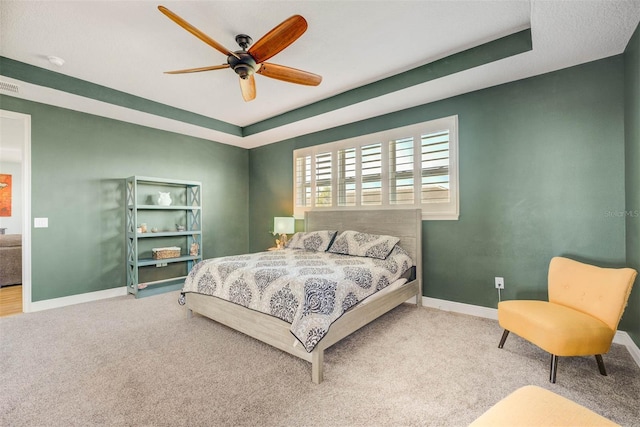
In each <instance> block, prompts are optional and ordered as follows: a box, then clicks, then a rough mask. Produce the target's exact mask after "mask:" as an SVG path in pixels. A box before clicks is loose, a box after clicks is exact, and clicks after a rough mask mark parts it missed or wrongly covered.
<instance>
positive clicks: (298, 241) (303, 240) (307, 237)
mask: <svg viewBox="0 0 640 427" xmlns="http://www.w3.org/2000/svg"><path fill="white" fill-rule="evenodd" d="M337 233H338V232H337V231H332V230H322V231H307V232H298V233H296V234H294V235H293V237H292V238H291V240H289V241H288V242H287V246H286V247H287V249H306V250H308V251H316V252H324V251H326V250H327V249H329V246H330V245H331V242H333V238H334V237H336V234H337Z"/></svg>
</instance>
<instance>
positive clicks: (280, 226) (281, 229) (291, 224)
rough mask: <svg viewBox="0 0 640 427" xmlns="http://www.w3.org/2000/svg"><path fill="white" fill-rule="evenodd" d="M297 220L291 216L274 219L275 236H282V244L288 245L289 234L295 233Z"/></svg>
mask: <svg viewBox="0 0 640 427" xmlns="http://www.w3.org/2000/svg"><path fill="white" fill-rule="evenodd" d="M295 226H296V220H295V218H293V217H290V216H276V217H274V218H273V234H279V235H280V244H281V245H282V247H284V246H285V245H286V244H287V234H293V233H294V232H295Z"/></svg>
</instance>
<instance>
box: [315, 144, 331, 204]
mask: <svg viewBox="0 0 640 427" xmlns="http://www.w3.org/2000/svg"><path fill="white" fill-rule="evenodd" d="M331 163H332V162H331V152H329V153H322V154H316V199H315V206H318V207H322V206H331V204H332V203H331V185H332V184H331Z"/></svg>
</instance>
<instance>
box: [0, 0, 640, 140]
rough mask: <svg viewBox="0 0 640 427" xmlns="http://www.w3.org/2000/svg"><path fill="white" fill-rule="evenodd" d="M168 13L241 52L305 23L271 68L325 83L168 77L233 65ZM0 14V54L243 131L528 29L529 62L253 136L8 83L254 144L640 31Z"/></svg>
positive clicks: (561, 20) (381, 8)
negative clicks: (53, 59) (244, 86)
mask: <svg viewBox="0 0 640 427" xmlns="http://www.w3.org/2000/svg"><path fill="white" fill-rule="evenodd" d="M159 4H162V5H164V6H166V7H168V8H169V9H171V10H172V11H174V12H175V13H177V14H178V15H180V16H181V17H182V18H184V19H185V20H187V21H188V22H190V23H191V24H193V25H194V26H196V27H197V28H199V29H200V30H202V31H203V32H204V33H206V34H208V35H209V36H211V37H212V38H213V39H215V40H216V41H218V42H219V43H221V44H222V45H224V46H225V47H227V48H229V49H231V50H236V49H237V45H236V43H235V41H234V37H235V35H236V34H238V33H247V34H249V35H250V36H251V37H253V39H254V41H256V40H258V39H259V38H260V37H261V36H262V35H264V34H265V33H267V32H268V31H269V30H270V29H271V28H273V27H274V26H276V25H277V24H279V23H280V22H282V21H283V20H284V19H286V18H288V17H289V16H291V15H293V14H300V15H302V16H304V17H305V19H306V20H307V21H308V24H309V28H308V30H307V32H306V33H305V34H304V35H303V36H302V37H300V38H299V39H298V40H297V41H296V42H295V43H294V44H292V45H291V46H289V47H288V48H287V49H285V50H284V51H282V52H281V53H279V54H278V55H276V56H275V57H273V58H272V59H271V60H269V62H273V63H276V64H281V65H287V66H290V67H294V68H299V69H303V70H307V71H311V72H314V73H317V74H320V75H322V76H323V81H322V83H321V84H320V86H318V87H307V86H300V85H294V84H290V83H284V82H281V81H277V80H273V79H269V78H266V77H264V76H259V75H258V76H256V84H257V98H256V100H254V101H252V102H249V103H246V102H244V101H243V100H242V97H241V95H240V89H239V84H238V81H237V80H238V78H237V76H236V75H235V74H234V73H233V71H232V70H228V69H225V70H218V71H211V72H205V73H197V74H186V75H167V74H163V71H167V70H175V69H181V68H191V67H199V66H206V65H216V64H222V63H224V62H226V58H225V56H224V55H223V54H221V53H219V52H218V51H216V50H214V49H213V48H211V47H209V46H208V45H206V44H205V43H203V42H202V41H200V40H198V39H197V38H195V37H194V36H193V35H191V34H189V33H188V32H187V31H185V30H184V29H182V28H181V27H179V26H178V25H176V24H175V23H173V22H172V21H170V20H169V19H168V18H167V17H165V16H164V15H163V14H161V13H160V12H159V11H158V10H157V6H158V5H159ZM0 7H1V9H0V12H1V14H0V55H1V56H4V57H7V58H10V59H13V60H16V61H20V62H24V63H27V64H31V65H35V66H37V67H41V68H45V69H50V70H52V71H56V72H59V73H63V74H66V75H69V76H72V77H75V78H78V79H82V80H87V81H89V82H92V83H96V84H99V85H102V86H107V87H109V88H112V89H117V90H119V91H123V92H127V93H130V94H133V95H136V96H139V97H142V98H146V99H149V100H153V101H156V102H160V103H163V104H167V105H170V106H173V107H177V108H181V109H184V110H187V111H191V112H194V113H197V114H201V115H204V116H207V117H211V118H215V119H218V120H222V121H225V122H228V123H232V124H234V125H238V126H247V125H250V124H253V123H256V122H259V121H261V120H264V119H267V118H270V117H273V116H276V115H278V114H282V113H286V112H287V111H290V110H294V109H296V108H298V107H301V106H304V105H307V104H311V103H313V102H316V101H320V100H322V99H326V98H328V97H331V96H333V95H337V94H339V93H342V92H345V91H347V90H349V89H353V88H356V87H360V86H362V85H365V84H368V83H372V82H375V81H378V80H380V79H382V78H385V77H388V76H391V75H394V74H398V73H400V72H402V71H405V70H408V69H410V68H414V67H416V66H419V65H423V64H426V63H429V62H432V61H434V60H437V59H440V58H443V57H446V56H448V55H451V54H453V53H457V52H460V51H462V50H465V49H467V48H470V47H473V46H476V45H479V44H482V43H484V42H487V41H490V40H493V39H495V38H498V37H502V36H504V35H507V34H510V33H513V32H515V31H518V30H522V29H524V28H528V27H530V28H531V30H532V37H533V50H532V51H530V52H527V53H523V54H520V55H516V56H513V57H510V58H507V59H503V60H500V61H496V62H494V63H491V64H487V65H483V66H480V67H476V68H474V69H471V70H467V71H463V72H460V73H456V74H454V75H450V76H447V77H444V78H441V79H437V80H434V81H430V82H427V83H423V84H420V85H417V86H414V87H411V88H408V89H404V90H401V91H398V92H395V93H392V94H388V95H384V96H380V97H377V98H373V99H371V100H368V101H364V102H360V103H358V104H355V105H351V106H348V107H344V108H342V109H340V110H337V111H333V112H331V113H325V114H322V115H319V116H315V117H312V118H309V119H305V120H301V121H298V122H294V123H291V124H288V125H284V126H280V127H278V128H275V129H272V130H268V131H265V132H261V133H258V134H255V135H251V136H248V137H239V136H233V135H228V134H225V133H222V132H218V131H214V130H211V129H206V128H202V127H198V126H194V125H190V124H186V123H182V122H178V121H175V120H170V119H166V118H162V117H158V116H154V115H151V114H147V113H142V112H136V111H132V110H127V109H125V108H121V107H117V106H114V105H110V104H106V103H104V102H99V101H95V100H91V99H87V98H81V97H79V96H76V95H71V94H66V93H62V92H59V91H57V90H53V89H46V88H42V87H39V86H35V85H32V84H28V83H24V82H21V81H19V79H15V78H14V79H12V78H8V77H2V81H6V82H10V83H16V84H18V85H19V86H20V93H19V94H17V95H16V94H11V93H8V92H5V91H1V92H0V93H5V94H9V95H12V96H19V97H23V98H26V99H31V100H35V101H39V102H44V103H49V104H54V105H60V106H63V107H66V108H72V109H77V110H81V111H87V112H90V113H93V114H100V115H104V116H106V117H112V118H116V119H120V120H126V121H131V122H135V123H140V124H143V125H147V126H152V127H157V128H160V129H166V130H171V131H176V132H180V133H184V134H188V135H193V136H197V137H201V138H206V139H210V140H214V141H219V142H223V143H227V144H232V145H237V146H241V147H247V148H249V147H255V146H260V145H264V144H268V143H272V142H275V141H278V140H282V139H285V138H289V137H293V136H296V135H301V134H305V133H309V132H314V131H318V130H321V129H325V128H329V127H333V126H337V125H340V124H344V123H348V122H353V121H355V120H359V119H364V118H368V117H372V116H376V115H380V114H385V113H388V112H392V111H397V110H400V109H403V108H407V107H411V106H415V105H420V104H425V103H428V102H432V101H435V100H438V99H443V98H447V97H450V96H455V95H458V94H461V93H466V92H469V91H473V90H478V89H482V88H485V87H490V86H494V85H498V84H502V83H506V82H509V81H514V80H518V79H522V78H525V77H530V76H534V75H538V74H542V73H546V72H549V71H554V70H557V69H561V68H565V67H569V66H573V65H577V64H580V63H584V62H588V61H593V60H597V59H601V58H605V57H608V56H612V55H616V54H620V53H622V52H623V51H624V48H625V46H626V44H627V42H628V41H629V39H630V37H631V35H632V33H633V31H634V30H635V28H636V27H637V25H638V22H639V21H640V1H639V0H627V1H624V0H589V1H580V0H573V1H567V0H560V1H558V0H532V1H527V0H502V1H479V0H472V1H469V0H467V1H462V0H461V1H455V0H447V1H431V0H429V1H366V0H363V1H355V0H354V1H341V0H333V1H332V0H325V1H241V0H236V1H162V2H158V1H7V0H0ZM48 55H55V56H58V57H61V58H63V59H64V60H65V61H66V62H65V64H64V66H63V67H60V68H58V67H56V66H54V65H52V64H50V63H49V62H48V61H47V59H46V57H47V56H48ZM1 73H2V70H0V74H1Z"/></svg>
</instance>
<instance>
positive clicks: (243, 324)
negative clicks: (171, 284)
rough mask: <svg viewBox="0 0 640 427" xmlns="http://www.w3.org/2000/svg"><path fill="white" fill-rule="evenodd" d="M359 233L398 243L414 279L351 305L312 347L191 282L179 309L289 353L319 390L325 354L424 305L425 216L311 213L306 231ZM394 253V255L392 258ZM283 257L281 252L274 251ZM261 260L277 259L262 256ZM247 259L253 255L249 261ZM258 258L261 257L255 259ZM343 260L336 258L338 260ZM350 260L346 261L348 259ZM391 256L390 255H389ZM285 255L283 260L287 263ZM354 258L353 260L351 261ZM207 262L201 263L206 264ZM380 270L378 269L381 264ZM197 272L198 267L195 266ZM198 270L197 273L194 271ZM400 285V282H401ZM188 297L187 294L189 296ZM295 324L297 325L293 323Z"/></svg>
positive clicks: (283, 325)
mask: <svg viewBox="0 0 640 427" xmlns="http://www.w3.org/2000/svg"><path fill="white" fill-rule="evenodd" d="M322 230H337V231H338V232H341V231H347V230H355V231H358V232H361V233H371V234H376V235H389V236H395V237H398V238H399V239H400V240H399V242H398V246H400V247H401V248H402V250H403V251H401V252H404V253H406V255H408V256H409V257H410V258H411V259H412V260H414V261H415V263H414V264H415V265H414V267H413V268H412V269H411V271H412V275H411V276H410V277H408V278H407V279H408V280H406V281H405V282H404V283H403V284H400V285H397V284H396V286H394V287H391V286H390V287H389V289H383V290H384V292H376V293H373V294H372V295H371V296H370V297H367V298H366V299H365V300H363V301H359V303H357V304H355V305H353V306H352V307H350V308H349V309H348V310H346V311H345V312H344V313H343V314H341V315H340V316H339V317H338V318H337V319H335V320H333V321H332V323H331V326H330V327H329V328H328V330H327V331H326V332H325V333H324V335H322V337H321V339H318V340H316V342H314V343H313V346H307V345H305V342H304V341H301V339H300V338H298V337H297V336H296V335H295V334H294V333H293V332H292V323H291V322H287V321H285V320H282V319H281V318H278V317H275V316H272V315H270V314H265V313H262V312H260V311H256V310H252V309H250V308H247V307H245V306H244V305H242V304H238V303H237V302H238V301H236V302H230V301H226V300H224V299H221V298H218V297H216V296H211V295H206V294H204V293H199V292H193V291H188V289H191V290H193V288H189V287H188V282H189V278H188V279H187V283H185V289H183V293H182V295H181V303H183V304H184V305H185V306H186V309H187V316H188V317H191V316H192V315H193V313H194V312H195V313H198V314H201V315H203V316H206V317H208V318H210V319H212V320H214V321H216V322H219V323H221V324H224V325H226V326H228V327H230V328H233V329H235V330H237V331H239V332H242V333H244V334H246V335H249V336H251V337H253V338H255V339H258V340H260V341H262V342H264V343H266V344H269V345H271V346H273V347H276V348H278V349H280V350H282V351H286V352H288V353H290V354H292V355H294V356H296V357H299V358H301V359H304V360H306V361H308V362H310V363H311V379H312V381H313V382H314V383H316V384H318V383H320V382H322V380H323V374H324V372H323V359H324V350H326V349H327V348H329V347H331V346H332V345H333V344H335V343H337V342H338V341H340V340H341V339H342V338H344V337H346V336H348V335H350V334H351V333H353V332H355V331H356V330H358V329H359V328H361V327H363V326H364V325H366V324H368V323H370V322H371V321H373V320H375V319H376V318H378V317H380V316H382V315H383V314H384V313H386V312H388V311H390V310H392V309H393V308H395V307H397V306H398V305H400V304H402V303H404V302H406V301H409V300H411V299H412V298H415V303H416V304H417V305H418V306H420V305H421V302H422V282H421V278H422V265H421V261H422V253H421V252H422V251H421V247H422V239H421V236H422V215H421V211H420V210H419V209H394V210H366V211H312V212H307V213H306V214H305V231H306V232H313V231H322ZM395 251H396V249H394V252H395ZM275 252H280V251H275ZM264 255H265V258H263V259H273V258H268V256H273V254H266V253H265V254H264ZM247 256H249V255H247ZM256 256H260V255H259V254H257V255H256ZM339 256H340V255H334V258H337V257H339ZM345 256H347V257H348V255H345ZM390 256H391V255H390ZM284 257H285V254H284V251H283V252H282V254H280V258H284ZM352 258H353V257H352ZM207 261H211V260H205V261H203V263H206V262H207ZM378 264H380V263H379V262H378ZM196 267H198V266H196ZM196 267H194V269H195V268H196ZM398 283H402V281H400V282H398ZM185 291H186V292H185ZM294 324H295V321H294Z"/></svg>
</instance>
